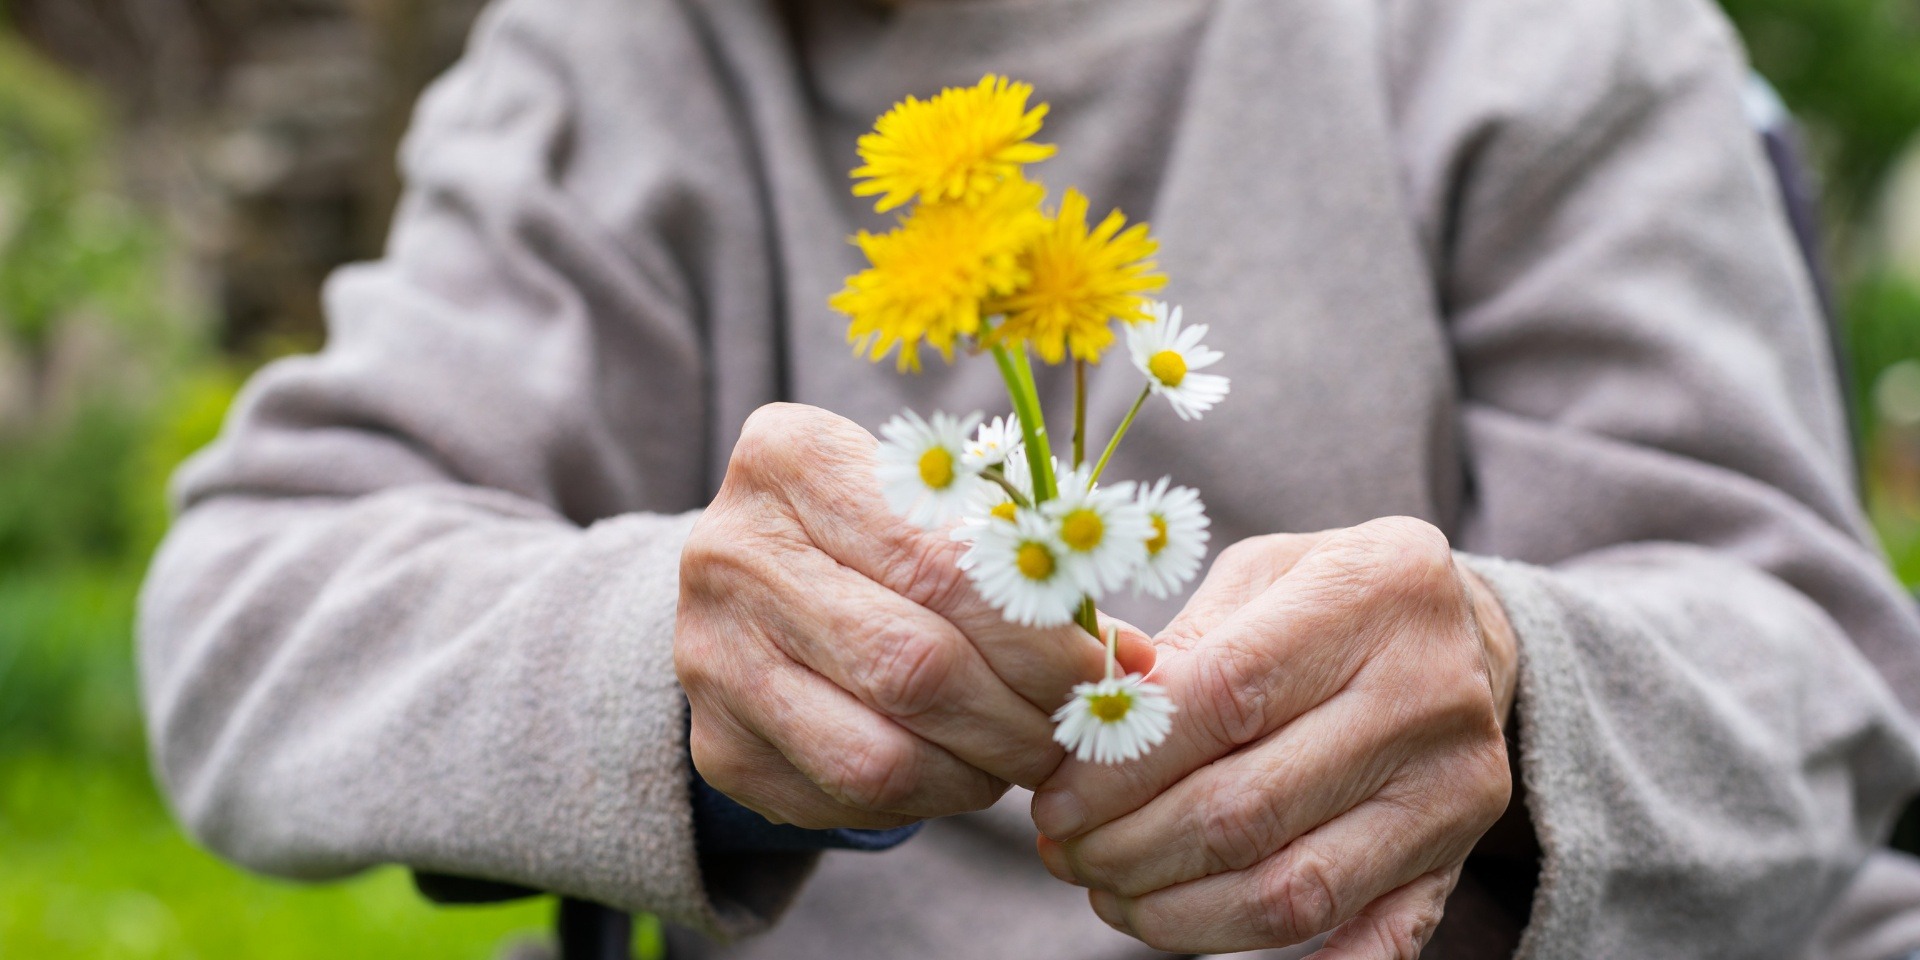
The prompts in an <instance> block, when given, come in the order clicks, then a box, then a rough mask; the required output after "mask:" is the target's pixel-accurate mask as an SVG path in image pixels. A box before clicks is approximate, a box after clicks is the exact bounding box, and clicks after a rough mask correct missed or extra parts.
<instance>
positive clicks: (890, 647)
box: [758, 553, 1064, 787]
mask: <svg viewBox="0 0 1920 960" xmlns="http://www.w3.org/2000/svg"><path fill="white" fill-rule="evenodd" d="M784 561H785V562H782V563H778V564H770V565H769V566H768V569H766V570H764V571H762V573H761V577H762V578H763V579H762V580H761V581H760V582H761V583H764V584H767V585H768V589H770V590H771V591H772V593H773V597H772V598H771V599H772V601H773V602H770V603H764V604H760V605H758V606H759V607H760V608H761V609H769V610H775V611H778V613H777V616H778V618H779V620H778V622H777V623H775V624H772V625H771V626H772V627H773V629H772V630H770V633H771V634H772V635H773V638H774V642H775V643H776V644H778V645H779V646H780V648H781V649H782V650H784V651H785V652H786V654H787V655H788V656H790V657H792V658H793V659H795V660H797V661H799V662H800V663H803V664H806V665H807V666H809V667H812V668H813V669H814V670H816V671H818V672H820V673H821V674H822V675H824V676H825V677H826V678H827V679H829V680H831V681H833V682H834V683H835V684H837V685H839V686H840V687H841V688H842V689H845V690H847V691H849V692H851V693H853V694H854V695H855V696H856V697H858V698H859V699H860V700H861V702H863V703H865V704H866V705H867V706H869V707H871V708H873V709H874V710H876V711H878V712H879V713H881V714H883V715H885V716H887V717H889V718H891V719H893V720H894V721H895V722H897V723H899V724H900V725H901V726H903V727H905V728H907V729H908V730H911V731H913V732H914V733H915V734H918V735H919V736H920V737H922V738H924V739H926V740H929V741H932V742H933V743H936V744H939V745H940V746H941V747H943V748H945V749H946V750H948V751H949V752H951V753H953V754H954V755H955V756H957V757H959V758H960V759H961V760H964V761H966V762H967V763H969V764H972V765H973V766H976V767H978V768H980V769H982V770H985V771H986V772H988V773H990V774H992V775H994V776H995V777H998V778H1000V779H1002V780H1008V781H1011V782H1014V783H1018V784H1021V785H1023V786H1028V787H1032V786H1036V785H1038V784H1039V783H1040V781H1041V780H1042V779H1043V778H1045V777H1046V776H1047V775H1048V774H1050V773H1052V772H1053V770H1054V768H1055V767H1057V766H1059V763H1060V760H1061V758H1062V756H1063V755H1064V754H1063V753H1062V751H1061V749H1060V748H1059V747H1058V746H1057V745H1056V744H1055V743H1054V742H1053V740H1052V729H1053V724H1052V721H1051V719H1050V718H1049V716H1048V714H1047V713H1045V712H1042V711H1041V710H1040V709H1039V708H1038V707H1036V706H1034V705H1033V704H1032V703H1029V702H1028V701H1027V700H1026V699H1025V698H1024V697H1022V696H1020V694H1018V693H1016V692H1015V691H1014V690H1013V689H1012V688H1010V687H1008V686H1007V684H1006V683H1005V682H1003V681H1002V680H1001V678H1000V676H999V675H998V674H996V673H995V672H994V671H993V668H992V667H991V666H989V665H988V664H987V662H986V659H985V658H984V657H983V656H982V655H981V653H980V651H979V650H978V649H977V648H975V647H974V645H973V644H972V643H971V642H970V641H969V640H968V639H967V637H965V636H964V635H962V634H961V633H960V631H959V630H957V629H955V628H954V626H953V625H952V624H951V623H948V622H947V621H946V620H945V619H943V618H942V617H940V616H938V615H936V614H934V613H933V612H931V611H929V610H927V609H926V608H924V607H921V606H919V605H917V604H914V603H911V602H908V601H907V600H906V599H904V598H902V597H901V596H899V595H898V594H895V593H893V592H892V591H890V590H887V589H885V588H883V587H881V586H880V585H878V584H876V583H874V582H872V581H870V580H868V579H866V578H865V577H862V576H860V575H859V574H857V573H854V572H853V571H851V570H848V569H847V568H845V567H842V566H840V565H838V564H835V563H833V561H832V560H830V559H829V558H827V557H826V555H825V554H821V553H810V554H805V553H803V554H800V555H798V556H795V557H790V558H784Z"/></svg>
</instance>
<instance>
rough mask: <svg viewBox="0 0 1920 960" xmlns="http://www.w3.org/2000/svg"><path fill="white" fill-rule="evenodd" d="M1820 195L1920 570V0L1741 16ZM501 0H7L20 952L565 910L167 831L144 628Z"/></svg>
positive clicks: (318, 934)
mask: <svg viewBox="0 0 1920 960" xmlns="http://www.w3.org/2000/svg"><path fill="white" fill-rule="evenodd" d="M1726 5H1727V7H1728V10H1729V12H1730V13H1731V14H1732V15H1733V16H1734V19H1735V20H1736V22H1737V23H1738V24H1739V26H1740V28H1741V30H1742V32H1743V33H1744V34H1745V35H1746V36H1747V38H1748V42H1749V44H1750V45H1751V47H1752V50H1753V54H1754V59H1755V62H1756V64H1757V65H1758V67H1759V68H1760V70H1761V71H1762V72H1763V73H1764V74H1765V75H1767V76H1768V77H1769V78H1770V79H1771V80H1772V81H1773V82H1774V84H1775V85H1776V86H1777V87H1778V88H1779V90H1780V91H1781V93H1782V94H1783V96H1784V98H1785V99H1786V101H1787V102H1788V104H1789V106H1790V107H1791V108H1792V109H1793V110H1794V111H1795V113H1796V114H1797V115H1798V116H1799V118H1800V119H1801V121H1802V122H1803V124H1804V125H1805V127H1806V132H1807V138H1808V145H1809V149H1810V152H1811V155H1812V157H1813V158H1814V162H1815V166H1816V168H1817V172H1818V174H1819V175H1820V177H1821V178H1822V180H1823V185H1824V193H1825V201H1826V213H1827V218H1828V219H1827V241H1828V250H1827V254H1828V257H1829V258H1830V260H1831V261H1832V265H1833V270H1834V274H1835V277H1836V284H1837V287H1838V292H1839V295H1840V300H1841V304H1842V306H1841V313H1842V321H1843V327H1842V329H1843V334H1844V340H1845V342H1846V344H1847V347H1848V352H1849V354H1850V356H1849V358H1848V366H1849V373H1850V380H1851V384H1852V386H1851V388H1850V392H1851V396H1850V398H1849V400H1850V402H1851V403H1852V405H1853V409H1854V411H1855V413H1856V424H1857V430H1858V434H1859V435H1858V440H1859V443H1860V448H1861V450H1862V451H1863V453H1862V457H1863V463H1864V464H1865V465H1866V468H1865V481H1866V489H1867V492H1868V502H1869V507H1870V511H1871V513H1872V516H1873V518H1874V521H1875V524H1876V525H1877V527H1878V529H1879V531H1880V533H1881V536H1882V538H1883V540H1884V542H1885V543H1886V545H1887V548H1888V553H1889V556H1890V558H1891V559H1892V562H1893V563H1894V565H1895V567H1896V569H1897V570H1898V571H1899V572H1900V574H1901V576H1902V577H1903V578H1905V579H1906V580H1907V581H1908V582H1909V583H1917V582H1920V5H1916V4H1914V3H1912V2H1910V0H1728V2H1727V4H1726ZM475 6H476V0H391V2H384V3H383V2H380V0H336V2H333V3H328V2H325V0H302V2H297V3H296V2H291V0H282V2H277V3H276V2H272V0H259V2H253V3H247V2H242V0H232V2H229V3H226V4H210V3H202V2H195V0H45V2H40V3H33V2H28V0H12V2H6V0H0V864H4V868H0V956H4V957H32V958H51V960H58V958H69V957H71V958H123V957H124V958H145V957H168V958H174V957H178V958H188V957H202V958H227V957H234V958H237V957H254V958H257V957H285V958H299V957H316V958H318V957H336V956H407V957H422V958H429V957H449V958H453V957H461V958H480V957H488V956H493V955H496V954H497V953H498V952H499V951H500V950H501V949H502V946H503V945H504V944H508V943H510V942H512V941H514V940H515V939H516V938H523V937H525V936H528V935H531V934H533V933H535V932H537V931H539V930H541V929H543V928H544V927H546V925H547V923H548V910H549V908H548V907H547V906H546V905H545V904H540V903H522V904H517V905H510V906H505V907H489V908H462V909H457V910H448V909H436V908H432V907H429V906H427V905H425V904H424V903H423V902H422V901H421V900H420V899H419V898H418V897H417V896H416V895H415V894H414V892H413V890H412V888H411V885H410V884H409V882H408V880H407V878H406V876H405V875H404V874H402V873H400V872H398V871H394V870H386V871H378V872H375V873H373V874H371V875H369V876H366V877H363V878H361V879H358V880H355V881H352V882H349V883H343V884H336V885H331V886H325V887H301V886H295V885H290V884H284V883H279V882H275V881H271V880H265V879H260V878H257V877H252V876H249V875H247V874H243V873H241V872H239V871H236V870H234V869H232V868H229V867H227V866H225V865H223V864H221V863H220V862H218V861H216V860H214V859H213V858H211V857H209V856H208V855H206V854H204V853H202V852H200V851H198V850H197V849H195V848H194V847H193V846H192V845H191V844H190V843H189V842H188V841H187V840H185V839H184V838H183V837H182V836H181V835H180V834H179V833H178V831H177V830H176V829H175V828H174V827H173V826H172V824H171V822H170V821H169V819H168V817H167V814H166V812H165V810H164V808H163V806H162V804H161V801H160V800H159V799H158V797H157V795H156V794H155V791H154V789H153V786H152V784H151V781H150V779H149V773H148V769H147V765H146V760H145V754H144V748H143V744H142V737H141V730H140V721H139V716H138V709H137V703H136V700H135V684H134V676H133V666H132V648H131V641H130V637H129V623H130V621H131V618H132V609H133V604H134V597H135V593H136V590H137V588H138V584H139V581H140V576H141V571H142V569H143V568H144V565H145V563H146V560H147V557H148V555H149V553H150V552H151V551H152V549H153V547H154V545H155V543H156V542H157V540H158V538H159V536H160V534H161V532H162V530H163V528H164V525H165V522H166V513H165V506H164V503H163V495H162V490H163V486H164V483H165V479H166V477H167V475H168V474H169V472H170V471H171V470H172V469H173V467H174V466H175V465H176V464H177V463H178V462H179V461H180V460H181V459H182V458H183V457H184V456H185V455H187V454H188V453H189V452H191V451H192V450H193V449H195V448H196V447H198V446H199V445H201V444H203V443H204V442H206V441H207V440H208V439H209V438H210V437H211V436H212V435H213V433H214V431H215V430H216V429H217V427H218V424H219V421H220V417H221V415H222V413H223V412H224V410H225V408H226V406H227V404H228V402H229V401H230V399H231V397H232V396H233V392H234V390H235V388H236V387H237V385H238V384H239V383H240V382H242V381H243V380H244V378H245V376H246V374H247V372H248V371H249V370H251V369H252V368H254V367H255V366H257V365H258V364H259V363H260V362H263V361H264V360H265V359H267V358H269V357H271V356H273V355H275V354H278V353H282V352H285V351H287V350H292V349H304V348H308V347H311V346H312V345H314V344H315V343H316V342H317V338H318V333H317V331H318V306H317V301H316V297H315V294H316V291H317V287H318V284H319V281H320V278H321V277H323V276H324V275H325V272H326V271H327V270H328V269H329V268H331V267H332V266H333V265H334V264H336V263H338V262H341V261H343V260H347V259H351V258H356V257H363V256H367V255H370V254H372V253H374V252H376V251H377V248H378V243H379V236H380V232H381V228H382V226H383V224H384V222H385V218H386V213H387V211H388V209H389V208H390V205H391V203H392V197H393V193H394V189H395V186H396V185H395V183H394V180H393V174H392V163H391V154H392V149H393V145H394V142H395V139H396V137H397V136H398V134H399V132H400V130H401V129H402V127H403V126H404V117H405V114H406V109H407V106H408V104H409V103H410V102H411V100H412V98H413V96H414V95H415V93H417V91H418V89H419V87H420V85H421V84H422V83H423V82H424V81H425V80H426V79H427V78H428V77H430V76H431V75H432V74H433V73H434V72H435V71H437V70H439V69H440V68H442V67H443V66H444V65H445V63H446V62H447V60H448V59H449V58H450V57H451V56H452V55H453V54H454V52H455V51H456V50H457V47H458V43H459V39H460V36H461V34H462V32H463V31H464V28H465V25H466V24H467V22H468V21H469V19H470V17H471V16H472V13H473V9H474V7H475Z"/></svg>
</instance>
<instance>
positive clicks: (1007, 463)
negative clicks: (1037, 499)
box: [953, 447, 1033, 570]
mask: <svg viewBox="0 0 1920 960" xmlns="http://www.w3.org/2000/svg"><path fill="white" fill-rule="evenodd" d="M1000 469H1001V473H1002V475H1003V476H1005V477H1006V479H1007V482H1008V483H1010V484H1012V485H1013V488H1014V489H1015V490H1018V491H1020V496H1021V498H1022V499H1023V500H1025V501H1026V502H1027V503H1032V502H1033V474H1032V473H1030V472H1028V470H1027V451H1026V448H1025V447H1015V448H1014V449H1013V452H1012V453H1009V454H1007V458H1006V459H1005V460H1003V461H1001V464H1000ZM1019 506H1020V501H1019V500H1015V499H1014V498H1013V495H1012V494H1010V493H1008V492H1007V490H1006V488H1005V487H1002V486H1001V485H999V484H997V483H994V482H993V481H992V480H989V479H987V478H985V477H982V478H981V482H980V483H977V484H975V485H974V490H973V494H972V496H971V498H970V499H969V500H968V501H967V512H966V515H965V516H963V517H961V518H960V525H959V526H957V527H954V528H953V539H955V540H958V541H960V542H962V543H972V542H973V541H974V540H976V539H979V537H980V531H981V530H983V529H985V528H986V526H987V524H989V523H995V522H999V523H1012V522H1013V517H1014V511H1015V510H1016V509H1018V508H1019ZM972 565H973V552H972V551H968V552H967V554H966V555H965V556H963V557H961V558H960V569H962V570H965V569H967V568H968V567H971V566H972Z"/></svg>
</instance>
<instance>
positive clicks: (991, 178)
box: [853, 74, 1054, 213]
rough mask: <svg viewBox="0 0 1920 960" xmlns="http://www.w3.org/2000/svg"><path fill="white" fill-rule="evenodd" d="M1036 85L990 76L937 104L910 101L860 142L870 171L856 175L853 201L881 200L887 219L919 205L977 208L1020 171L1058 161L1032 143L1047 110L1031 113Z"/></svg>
mask: <svg viewBox="0 0 1920 960" xmlns="http://www.w3.org/2000/svg"><path fill="white" fill-rule="evenodd" d="M1032 95H1033V85H1032V84H1029V83H1014V82H1012V81H1010V80H1008V79H1007V78H1006V77H1001V76H995V75H993V74H988V75H986V76H985V77H982V78H981V79H980V82H979V83H978V84H976V85H974V86H972V87H949V88H947V89H945V90H942V91H940V92H939V93H938V94H936V95H934V97H933V99H931V100H919V99H916V98H914V97H908V98H907V99H906V100H904V101H902V102H901V103H898V104H896V105H895V106H894V107H893V109H891V110H888V111H887V112H886V113H885V114H883V115H881V117H880V119H879V120H878V121H877V122H875V123H874V126H873V130H874V132H872V133H869V134H866V135H864V136H862V137H861V138H860V144H859V147H860V159H861V160H863V161H865V163H864V165H863V166H860V167H859V168H857V169H855V170H854V171H853V176H854V178H855V179H858V180H860V182H859V183H857V184H854V187H853V195H854V196H856V197H870V196H874V195H875V194H878V195H880V200H879V201H878V202H877V203H876V204H875V205H874V206H875V208H876V209H878V210H880V211H881V212H882V213H884V212H886V211H888V210H892V209H893V208H895V207H898V206H900V205H901V204H904V203H906V202H908V201H910V200H912V199H914V198H915V197H918V198H919V199H920V200H921V202H923V203H936V202H939V201H943V200H952V201H959V202H962V203H972V202H974V201H977V200H979V199H980V198H981V197H983V196H985V195H986V194H988V193H990V192H992V190H993V189H994V187H996V186H997V185H998V184H999V183H1000V182H1001V181H1003V180H1007V179H1011V178H1014V177H1018V176H1019V175H1020V168H1021V167H1022V166H1023V165H1025V164H1029V163H1038V162H1039V161H1041V160H1045V159H1047V158H1048V157H1051V156H1053V153H1054V148H1053V147H1052V146H1050V145H1048V144H1044V143H1030V142H1028V138H1030V137H1032V136H1033V135H1034V134H1036V133H1039V132H1040V121H1041V120H1042V119H1043V118H1045V117H1046V115H1047V105H1046V104H1044V103H1043V104H1040V105H1039V106H1036V107H1034V108H1033V109H1031V110H1029V109H1027V98H1028V97H1030V96H1032Z"/></svg>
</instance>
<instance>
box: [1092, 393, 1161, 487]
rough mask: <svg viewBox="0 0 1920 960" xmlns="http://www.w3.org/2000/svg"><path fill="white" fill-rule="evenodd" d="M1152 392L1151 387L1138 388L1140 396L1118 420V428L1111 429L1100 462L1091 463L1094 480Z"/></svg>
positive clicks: (1116, 448)
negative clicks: (1125, 414) (1111, 435)
mask: <svg viewBox="0 0 1920 960" xmlns="http://www.w3.org/2000/svg"><path fill="white" fill-rule="evenodd" d="M1152 394H1153V388H1152V387H1150V386H1148V387H1141V388H1140V396H1138V397H1136V398H1134V401H1133V409H1131V410H1128V411H1127V418H1126V419H1125V420H1122V421H1120V427H1119V429H1117V430H1115V431H1113V439H1112V440H1109V441H1107V451H1106V452H1105V453H1102V454H1101V455H1100V462H1099V463H1096V464H1094V465H1093V479H1094V480H1099V479H1100V474H1101V472H1103V471H1105V470H1106V469H1107V461H1108V460H1111V459H1113V452H1114V451H1115V450H1118V449H1120V438H1121V437H1124V436H1126V435H1127V430H1128V429H1129V428H1130V427H1132V426H1133V418H1134V417H1137V416H1139V415H1140V407H1141V406H1142V405H1143V404H1145V403H1146V402H1147V397H1149V396H1151V395H1152Z"/></svg>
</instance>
